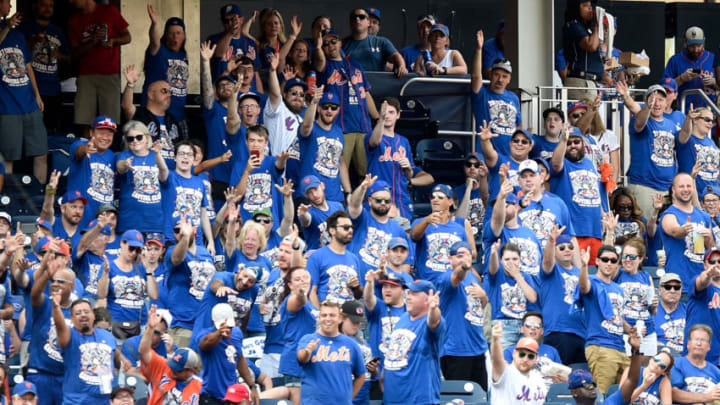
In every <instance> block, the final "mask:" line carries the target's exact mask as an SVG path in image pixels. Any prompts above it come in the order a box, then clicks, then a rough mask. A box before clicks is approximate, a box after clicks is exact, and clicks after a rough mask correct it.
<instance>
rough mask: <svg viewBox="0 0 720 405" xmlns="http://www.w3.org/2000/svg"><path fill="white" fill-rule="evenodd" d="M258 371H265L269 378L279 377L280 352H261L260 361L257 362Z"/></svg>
mask: <svg viewBox="0 0 720 405" xmlns="http://www.w3.org/2000/svg"><path fill="white" fill-rule="evenodd" d="M257 365H258V368H260V371H262V372H263V373H265V374H266V375H267V376H268V377H270V378H275V377H279V376H280V373H279V372H278V369H279V368H280V353H265V354H263V356H262V358H261V359H260V361H258V363H257Z"/></svg>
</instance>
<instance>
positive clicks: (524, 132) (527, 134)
mask: <svg viewBox="0 0 720 405" xmlns="http://www.w3.org/2000/svg"><path fill="white" fill-rule="evenodd" d="M517 134H521V135H524V136H525V138H527V139H528V141H530V143H531V144H532V143H533V136H532V134H531V133H530V131H528V130H527V129H520V128H518V129H516V130H515V132H513V134H512V136H511V137H510V139H512V138H515V135H517Z"/></svg>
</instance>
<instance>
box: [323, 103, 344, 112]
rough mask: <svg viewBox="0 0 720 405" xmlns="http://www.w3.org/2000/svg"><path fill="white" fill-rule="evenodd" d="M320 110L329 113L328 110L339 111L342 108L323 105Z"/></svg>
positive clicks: (334, 105) (333, 105)
mask: <svg viewBox="0 0 720 405" xmlns="http://www.w3.org/2000/svg"><path fill="white" fill-rule="evenodd" d="M320 108H321V109H323V110H325V111H327V110H330V111H337V110H338V109H339V108H340V106H339V105H337V104H323V105H321V106H320Z"/></svg>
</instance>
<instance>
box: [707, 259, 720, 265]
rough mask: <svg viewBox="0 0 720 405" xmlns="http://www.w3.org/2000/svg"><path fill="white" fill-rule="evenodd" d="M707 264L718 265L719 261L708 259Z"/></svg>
mask: <svg viewBox="0 0 720 405" xmlns="http://www.w3.org/2000/svg"><path fill="white" fill-rule="evenodd" d="M707 262H708V264H718V263H720V259H714V260H713V259H709V260H708V261H707Z"/></svg>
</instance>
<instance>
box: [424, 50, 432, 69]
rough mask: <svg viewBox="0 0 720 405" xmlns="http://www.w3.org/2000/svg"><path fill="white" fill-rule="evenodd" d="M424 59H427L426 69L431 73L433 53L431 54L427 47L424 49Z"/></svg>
mask: <svg viewBox="0 0 720 405" xmlns="http://www.w3.org/2000/svg"><path fill="white" fill-rule="evenodd" d="M423 60H424V61H425V70H427V71H428V73H430V64H431V63H432V55H431V54H430V50H429V49H426V50H424V51H423Z"/></svg>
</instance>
